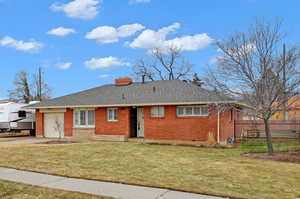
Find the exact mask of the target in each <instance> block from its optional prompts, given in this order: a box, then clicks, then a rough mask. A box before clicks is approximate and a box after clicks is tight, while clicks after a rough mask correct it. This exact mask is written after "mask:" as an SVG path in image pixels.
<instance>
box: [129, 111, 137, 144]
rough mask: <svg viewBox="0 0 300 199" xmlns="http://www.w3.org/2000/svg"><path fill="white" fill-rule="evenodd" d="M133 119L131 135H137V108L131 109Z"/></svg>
mask: <svg viewBox="0 0 300 199" xmlns="http://www.w3.org/2000/svg"><path fill="white" fill-rule="evenodd" d="M130 121H131V137H134V138H135V137H137V108H131V111H130Z"/></svg>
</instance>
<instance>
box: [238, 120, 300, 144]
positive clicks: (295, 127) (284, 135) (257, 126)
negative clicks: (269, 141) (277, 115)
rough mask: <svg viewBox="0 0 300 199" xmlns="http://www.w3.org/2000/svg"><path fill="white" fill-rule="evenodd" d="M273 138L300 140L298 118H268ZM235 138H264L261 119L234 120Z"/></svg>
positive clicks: (299, 121) (263, 127)
mask: <svg viewBox="0 0 300 199" xmlns="http://www.w3.org/2000/svg"><path fill="white" fill-rule="evenodd" d="M270 130H271V132H272V138H273V140H275V141H276V140H277V141H279V140H280V141H287V140H288V141H290V140H292V141H300V120H270ZM234 135H235V139H236V140H265V138H266V133H265V126H264V122H263V121H262V120H256V121H255V120H236V121H235V122H234Z"/></svg>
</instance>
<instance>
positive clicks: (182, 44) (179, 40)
mask: <svg viewBox="0 0 300 199" xmlns="http://www.w3.org/2000/svg"><path fill="white" fill-rule="evenodd" d="M179 28H180V24H179V23H174V24H172V25H170V26H167V27H164V28H161V29H159V30H158V31H154V30H151V29H147V30H144V31H143V32H142V33H141V34H140V35H139V36H138V37H137V38H136V39H135V40H134V41H133V42H131V43H129V46H130V47H131V48H144V49H153V48H159V49H162V50H164V49H166V48H168V47H177V48H181V49H182V50H183V51H192V50H199V49H202V48H205V47H207V46H208V45H210V44H211V43H212V41H213V39H212V38H210V37H209V36H208V35H207V34H206V33H202V34H196V35H186V36H182V37H176V38H174V39H171V40H167V36H168V35H169V34H170V33H172V32H175V31H176V30H177V29H179Z"/></svg>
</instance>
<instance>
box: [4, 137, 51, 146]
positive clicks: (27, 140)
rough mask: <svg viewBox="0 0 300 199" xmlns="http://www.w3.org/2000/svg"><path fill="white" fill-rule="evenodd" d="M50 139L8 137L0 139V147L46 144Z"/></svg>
mask: <svg viewBox="0 0 300 199" xmlns="http://www.w3.org/2000/svg"><path fill="white" fill-rule="evenodd" d="M50 140H51V139H47V138H36V137H31V136H28V137H9V138H0V147H1V146H11V145H21V144H37V143H43V142H48V141H50Z"/></svg>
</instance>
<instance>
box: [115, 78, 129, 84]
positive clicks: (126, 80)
mask: <svg viewBox="0 0 300 199" xmlns="http://www.w3.org/2000/svg"><path fill="white" fill-rule="evenodd" d="M131 83H132V79H131V78H130V77H121V78H118V79H116V80H115V85H117V86H126V85H129V84H131Z"/></svg>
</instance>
